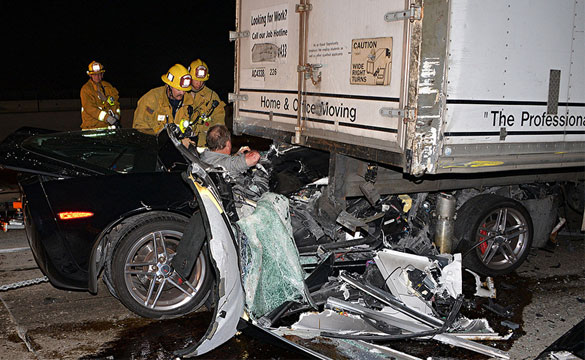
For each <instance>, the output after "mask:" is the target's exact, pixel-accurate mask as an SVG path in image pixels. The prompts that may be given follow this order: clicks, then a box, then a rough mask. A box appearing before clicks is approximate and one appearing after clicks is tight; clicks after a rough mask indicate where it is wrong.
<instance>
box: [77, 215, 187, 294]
mask: <svg viewBox="0 0 585 360" xmlns="http://www.w3.org/2000/svg"><path fill="white" fill-rule="evenodd" d="M156 213H163V214H164V213H170V214H176V215H180V216H184V217H185V218H186V219H188V218H189V216H190V214H186V213H185V212H182V211H178V210H174V209H164V208H161V209H153V208H150V207H143V208H140V209H134V210H132V211H130V212H128V213H126V214H124V215H123V216H121V217H120V218H118V219H116V220H115V221H113V222H112V223H110V224H109V225H108V226H106V227H105V228H104V230H102V232H101V233H100V234H99V236H98V237H97V239H96V241H95V242H94V245H93V247H92V250H91V254H90V261H89V269H88V271H89V278H88V291H89V292H90V293H91V294H94V295H95V294H97V292H98V278H99V275H100V273H101V272H102V270H103V269H104V267H105V266H106V260H107V259H108V257H109V256H111V254H112V251H113V249H114V248H115V247H116V243H117V242H118V240H119V239H120V237H121V236H122V235H124V234H123V233H119V231H121V230H123V228H124V227H123V223H124V222H125V221H128V220H135V219H138V218H140V217H143V216H149V215H152V214H156ZM117 227H119V228H118V229H116V228H117Z"/></svg>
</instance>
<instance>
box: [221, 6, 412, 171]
mask: <svg viewBox="0 0 585 360" xmlns="http://www.w3.org/2000/svg"><path fill="white" fill-rule="evenodd" d="M407 6H408V4H407V3H406V2H404V1H387V0H370V1H351V0H320V1H318V2H317V1H314V2H312V3H310V4H305V1H301V2H300V4H299V2H298V1H296V2H295V1H284V0H254V1H239V2H238V9H237V12H238V14H237V15H238V16H237V19H238V20H237V21H238V30H237V31H238V32H237V36H238V39H237V40H236V41H237V46H236V79H235V94H232V100H234V102H235V104H234V130H235V132H236V133H245V134H249V135H255V136H262V137H268V138H275V139H277V138H280V139H282V140H285V141H290V142H293V143H299V144H303V145H307V146H311V147H316V148H322V149H325V150H329V151H332V150H335V151H337V152H340V153H345V154H348V155H354V156H357V157H362V158H367V159H371V160H376V161H380V162H385V163H390V164H394V165H402V162H403V158H402V153H403V149H404V138H405V134H404V130H405V129H404V128H403V127H404V126H403V121H402V118H400V117H399V116H400V113H399V112H398V110H399V109H402V108H403V103H405V101H404V98H405V95H404V94H405V90H404V89H405V80H406V79H405V78H404V76H403V74H407V73H408V72H407V65H406V63H405V59H406V60H407V59H408V56H407V53H408V49H409V48H408V47H409V44H408V40H407V39H408V36H407V35H408V31H409V30H408V26H409V20H408V17H409V15H410V13H411V12H410V10H409V9H408V8H407ZM403 16H406V18H403Z"/></svg>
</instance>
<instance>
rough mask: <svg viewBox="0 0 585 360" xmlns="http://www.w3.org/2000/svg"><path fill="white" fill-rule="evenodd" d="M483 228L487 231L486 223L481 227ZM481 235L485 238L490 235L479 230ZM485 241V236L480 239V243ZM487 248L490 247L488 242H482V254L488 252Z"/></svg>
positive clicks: (480, 246) (480, 247)
mask: <svg viewBox="0 0 585 360" xmlns="http://www.w3.org/2000/svg"><path fill="white" fill-rule="evenodd" d="M481 227H482V228H484V229H485V227H486V224H485V223H484V224H482V225H481ZM479 233H480V234H481V235H484V236H486V235H487V234H488V233H487V231H485V230H479ZM484 240H485V237H483V236H480V237H479V241H480V242H482V241H484ZM487 247H488V245H487V241H484V242H482V243H481V244H480V245H479V250H480V251H481V253H482V254H485V251H486V249H487Z"/></svg>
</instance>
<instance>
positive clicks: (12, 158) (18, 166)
mask: <svg viewBox="0 0 585 360" xmlns="http://www.w3.org/2000/svg"><path fill="white" fill-rule="evenodd" d="M53 133H57V131H54V130H48V129H41V128H31V127H22V128H20V129H18V130H16V131H15V132H14V133H12V134H10V135H9V136H8V137H6V139H4V141H3V142H2V143H0V167H1V168H4V169H10V170H15V171H18V172H26V173H33V174H39V175H48V176H55V177H66V178H69V177H77V176H84V175H95V174H96V171H95V170H90V169H84V168H81V167H78V166H75V165H73V164H70V163H68V162H66V161H62V160H58V159H53V158H50V157H48V156H46V155H42V154H39V153H36V152H33V151H30V150H27V149H25V148H23V146H22V143H23V142H24V141H25V140H26V139H28V138H30V137H32V136H36V135H47V134H53ZM97 173H98V174H99V172H97Z"/></svg>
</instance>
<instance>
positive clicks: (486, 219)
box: [455, 194, 533, 276]
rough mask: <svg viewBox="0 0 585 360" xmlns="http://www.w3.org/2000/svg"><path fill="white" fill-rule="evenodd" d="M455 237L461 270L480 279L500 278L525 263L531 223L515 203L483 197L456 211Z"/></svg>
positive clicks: (526, 212)
mask: <svg viewBox="0 0 585 360" xmlns="http://www.w3.org/2000/svg"><path fill="white" fill-rule="evenodd" d="M455 237H456V238H457V239H459V240H460V242H459V245H458V246H457V251H460V252H462V253H463V265H464V266H466V267H467V268H469V269H471V270H474V271H476V272H478V273H480V274H483V275H489V276H492V275H503V274H507V273H510V272H512V271H514V270H516V269H517V268H518V267H519V266H520V265H521V264H522V263H523V262H524V260H526V257H527V256H528V253H529V251H530V248H531V247H532V237H533V229H532V219H531V218H530V214H529V213H528V211H527V210H526V208H525V207H524V206H522V204H520V203H519V202H517V201H515V200H513V199H510V198H506V197H503V196H498V195H493V194H483V195H479V196H476V197H474V198H472V199H470V200H469V201H467V202H466V203H465V204H463V206H461V208H460V209H459V210H458V211H457V220H456V222H455Z"/></svg>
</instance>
